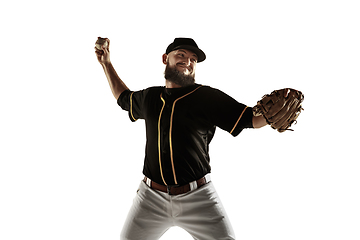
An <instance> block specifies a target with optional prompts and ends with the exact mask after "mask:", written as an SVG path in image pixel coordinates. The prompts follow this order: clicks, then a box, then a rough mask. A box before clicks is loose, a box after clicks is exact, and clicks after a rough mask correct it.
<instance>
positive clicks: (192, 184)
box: [189, 181, 198, 191]
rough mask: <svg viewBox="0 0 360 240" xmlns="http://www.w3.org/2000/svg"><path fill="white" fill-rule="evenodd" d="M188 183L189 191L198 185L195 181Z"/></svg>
mask: <svg viewBox="0 0 360 240" xmlns="http://www.w3.org/2000/svg"><path fill="white" fill-rule="evenodd" d="M189 185H190V191H193V190H195V189H197V187H198V186H197V182H196V181H193V182H191V183H189Z"/></svg>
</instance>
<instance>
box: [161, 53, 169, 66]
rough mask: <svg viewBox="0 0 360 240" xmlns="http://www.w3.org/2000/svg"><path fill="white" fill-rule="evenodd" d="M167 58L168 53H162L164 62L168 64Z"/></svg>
mask: <svg viewBox="0 0 360 240" xmlns="http://www.w3.org/2000/svg"><path fill="white" fill-rule="evenodd" d="M167 59H168V55H167V54H166V53H164V54H163V55H162V61H163V64H165V65H166V64H167Z"/></svg>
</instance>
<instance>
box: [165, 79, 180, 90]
mask: <svg viewBox="0 0 360 240" xmlns="http://www.w3.org/2000/svg"><path fill="white" fill-rule="evenodd" d="M165 87H166V88H181V86H180V85H179V84H176V83H173V82H170V81H168V80H166V81H165Z"/></svg>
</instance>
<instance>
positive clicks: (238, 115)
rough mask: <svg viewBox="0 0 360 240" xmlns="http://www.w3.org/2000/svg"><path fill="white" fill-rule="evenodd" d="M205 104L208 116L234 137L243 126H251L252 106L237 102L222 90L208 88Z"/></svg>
mask: <svg viewBox="0 0 360 240" xmlns="http://www.w3.org/2000/svg"><path fill="white" fill-rule="evenodd" d="M207 96H208V97H207V101H208V103H209V104H206V105H207V106H208V107H207V110H206V112H208V114H209V118H210V119H211V121H212V122H213V124H214V125H216V126H217V127H219V128H221V129H223V130H225V131H227V132H229V133H230V134H231V135H233V136H234V137H235V136H237V135H238V134H239V133H240V132H241V131H242V130H243V129H245V128H253V125H252V118H253V113H252V108H251V107H248V106H246V105H244V104H242V103H239V102H238V101H236V100H235V99H234V98H232V97H230V96H229V95H227V94H225V93H224V92H222V91H220V90H218V89H214V88H210V90H209V94H207Z"/></svg>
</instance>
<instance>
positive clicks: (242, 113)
mask: <svg viewBox="0 0 360 240" xmlns="http://www.w3.org/2000/svg"><path fill="white" fill-rule="evenodd" d="M246 109H247V106H246V107H245V108H244V110H243V111H242V113H241V114H240V117H239V119H238V120H237V121H236V123H235V125H234V127H233V129H232V130H231V132H230V134H232V132H233V131H234V130H235V128H236V126H237V125H238V123H239V121H240V119H241V117H242V116H243V115H244V112H245V110H246Z"/></svg>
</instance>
